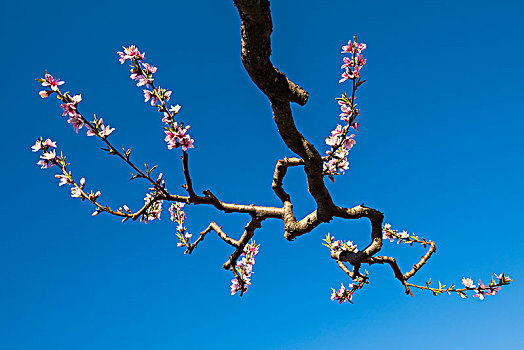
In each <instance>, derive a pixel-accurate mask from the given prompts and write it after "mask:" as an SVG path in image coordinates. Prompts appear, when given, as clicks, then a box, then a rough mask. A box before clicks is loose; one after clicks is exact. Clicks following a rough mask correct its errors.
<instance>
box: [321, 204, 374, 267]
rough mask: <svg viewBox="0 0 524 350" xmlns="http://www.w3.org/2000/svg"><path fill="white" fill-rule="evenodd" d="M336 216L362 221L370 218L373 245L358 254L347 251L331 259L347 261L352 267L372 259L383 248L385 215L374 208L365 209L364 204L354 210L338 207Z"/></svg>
mask: <svg viewBox="0 0 524 350" xmlns="http://www.w3.org/2000/svg"><path fill="white" fill-rule="evenodd" d="M335 216H337V217H340V218H344V219H360V218H363V217H365V218H368V219H369V221H371V243H370V244H369V245H368V246H367V247H366V248H365V249H364V250H361V251H359V252H357V253H352V252H349V251H347V250H341V251H337V252H334V253H332V254H331V257H332V258H333V259H336V260H340V261H347V262H349V263H350V264H351V265H355V264H358V263H362V262H364V260H366V259H368V258H370V257H372V256H373V255H375V254H376V253H378V252H379V251H380V249H381V248H382V221H383V220H384V214H382V213H381V212H380V211H378V210H376V209H372V208H368V207H365V206H364V204H362V205H358V206H356V207H354V208H342V207H336V210H335Z"/></svg>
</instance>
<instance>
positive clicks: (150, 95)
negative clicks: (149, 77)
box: [144, 90, 158, 106]
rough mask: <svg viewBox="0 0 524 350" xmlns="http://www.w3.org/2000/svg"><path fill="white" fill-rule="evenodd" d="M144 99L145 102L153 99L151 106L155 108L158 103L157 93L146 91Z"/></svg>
mask: <svg viewBox="0 0 524 350" xmlns="http://www.w3.org/2000/svg"><path fill="white" fill-rule="evenodd" d="M144 99H145V100H144V102H147V101H149V99H151V106H154V105H155V104H156V103H157V102H158V98H157V97H156V96H155V93H154V92H153V91H149V90H144Z"/></svg>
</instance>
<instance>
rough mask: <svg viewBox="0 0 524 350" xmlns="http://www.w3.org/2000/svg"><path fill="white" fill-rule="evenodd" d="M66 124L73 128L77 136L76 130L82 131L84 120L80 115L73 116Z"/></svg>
mask: <svg viewBox="0 0 524 350" xmlns="http://www.w3.org/2000/svg"><path fill="white" fill-rule="evenodd" d="M67 122H68V123H69V124H71V125H72V126H73V129H75V131H76V133H77V134H78V129H82V127H83V126H84V119H83V118H82V117H81V116H80V114H75V115H74V116H72V117H70V118H69V120H68V121H67Z"/></svg>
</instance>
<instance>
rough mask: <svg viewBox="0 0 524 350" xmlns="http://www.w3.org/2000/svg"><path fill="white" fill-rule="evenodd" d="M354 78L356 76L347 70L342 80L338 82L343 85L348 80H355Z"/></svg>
mask: <svg viewBox="0 0 524 350" xmlns="http://www.w3.org/2000/svg"><path fill="white" fill-rule="evenodd" d="M353 78H354V75H353V74H352V73H351V72H350V71H349V70H346V71H345V72H344V73H342V79H340V80H339V81H338V82H339V83H343V82H345V81H346V80H348V79H353Z"/></svg>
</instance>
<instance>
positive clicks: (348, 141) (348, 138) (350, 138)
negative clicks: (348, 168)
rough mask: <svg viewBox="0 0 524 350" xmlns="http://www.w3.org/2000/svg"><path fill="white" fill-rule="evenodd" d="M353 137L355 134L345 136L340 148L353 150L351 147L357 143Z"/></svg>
mask: <svg viewBox="0 0 524 350" xmlns="http://www.w3.org/2000/svg"><path fill="white" fill-rule="evenodd" d="M353 137H355V134H351V135H349V136H346V138H345V139H344V142H343V143H342V147H344V148H346V149H347V150H348V151H349V150H350V149H351V148H353V145H354V144H356V143H357V142H356V141H355V140H353Z"/></svg>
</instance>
